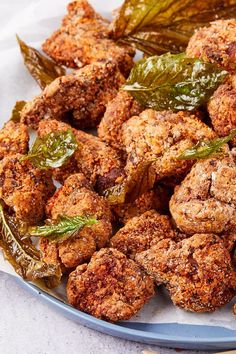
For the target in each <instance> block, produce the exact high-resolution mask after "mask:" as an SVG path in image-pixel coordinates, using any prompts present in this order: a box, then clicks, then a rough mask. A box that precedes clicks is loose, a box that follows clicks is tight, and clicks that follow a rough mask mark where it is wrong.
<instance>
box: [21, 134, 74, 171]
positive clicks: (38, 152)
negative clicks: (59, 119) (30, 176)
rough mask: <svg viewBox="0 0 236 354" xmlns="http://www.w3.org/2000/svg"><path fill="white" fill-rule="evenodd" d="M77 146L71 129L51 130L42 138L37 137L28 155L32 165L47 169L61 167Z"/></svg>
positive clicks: (26, 156)
mask: <svg viewBox="0 0 236 354" xmlns="http://www.w3.org/2000/svg"><path fill="white" fill-rule="evenodd" d="M77 148H78V143H77V140H76V137H75V135H74V133H73V132H72V130H70V129H68V130H66V131H56V132H51V133H49V134H47V135H45V136H43V137H42V138H39V137H37V138H36V140H35V142H34V144H33V146H32V147H31V149H30V151H29V153H28V155H25V156H24V157H23V159H29V160H30V161H31V162H32V163H33V165H34V166H36V167H38V168H41V169H47V168H57V167H61V166H62V165H63V164H64V163H65V162H66V161H67V160H68V159H69V158H70V157H71V156H72V155H73V154H74V152H75V150H76V149H77Z"/></svg>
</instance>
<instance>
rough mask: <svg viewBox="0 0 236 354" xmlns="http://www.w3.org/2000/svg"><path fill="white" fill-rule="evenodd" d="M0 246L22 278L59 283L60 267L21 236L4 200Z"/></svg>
mask: <svg viewBox="0 0 236 354" xmlns="http://www.w3.org/2000/svg"><path fill="white" fill-rule="evenodd" d="M0 246H1V248H2V249H3V252H4V255H5V257H6V259H7V261H8V262H9V263H10V264H11V265H12V266H13V268H14V269H15V271H16V273H17V274H19V275H20V276H21V277H22V278H24V279H26V280H30V281H34V280H38V279H42V280H44V281H45V283H46V285H47V286H48V287H55V286H57V285H59V283H60V279H61V269H60V267H59V266H56V265H52V264H47V263H45V262H43V261H41V260H40V253H39V251H38V250H37V249H36V248H35V247H34V246H33V245H32V243H30V241H29V240H23V239H22V238H21V236H20V234H19V232H18V230H17V227H16V225H15V223H14V220H13V219H12V218H11V217H10V216H9V215H8V214H7V212H6V211H5V210H4V205H3V202H0Z"/></svg>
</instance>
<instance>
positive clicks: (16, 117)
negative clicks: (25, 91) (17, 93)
mask: <svg viewBox="0 0 236 354" xmlns="http://www.w3.org/2000/svg"><path fill="white" fill-rule="evenodd" d="M25 105H26V102H25V101H17V102H16V104H15V106H14V108H13V110H12V113H11V117H10V120H12V121H13V122H15V123H19V122H20V112H21V111H22V109H23V108H24V106H25Z"/></svg>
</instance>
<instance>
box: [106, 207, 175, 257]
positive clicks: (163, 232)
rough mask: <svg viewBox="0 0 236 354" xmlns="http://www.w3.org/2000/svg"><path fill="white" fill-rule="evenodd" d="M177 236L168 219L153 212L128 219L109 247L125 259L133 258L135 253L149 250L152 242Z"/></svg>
mask: <svg viewBox="0 0 236 354" xmlns="http://www.w3.org/2000/svg"><path fill="white" fill-rule="evenodd" d="M176 236H177V234H176V232H175V231H174V228H173V225H172V224H171V221H170V218H169V217H168V216H166V215H160V214H158V213H157V212H156V211H155V210H150V211H147V212H146V213H144V214H142V215H141V216H137V217H134V218H132V219H130V220H129V221H128V222H127V223H126V224H125V226H124V227H122V228H121V229H120V230H119V231H118V232H117V233H116V234H115V235H114V236H113V237H112V238H111V240H110V246H111V247H113V248H116V249H118V250H119V251H120V252H122V253H124V254H125V255H126V256H127V257H131V258H134V257H135V255H136V254H137V253H140V252H143V251H145V250H147V249H148V248H150V245H151V243H152V241H153V240H154V239H155V240H156V241H160V240H162V239H164V238H175V237H176Z"/></svg>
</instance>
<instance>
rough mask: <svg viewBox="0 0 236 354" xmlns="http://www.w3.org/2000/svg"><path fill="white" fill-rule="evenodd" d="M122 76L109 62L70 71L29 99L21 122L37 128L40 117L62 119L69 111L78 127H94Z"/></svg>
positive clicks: (118, 85) (120, 83) (119, 84)
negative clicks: (70, 72) (31, 99)
mask: <svg viewBox="0 0 236 354" xmlns="http://www.w3.org/2000/svg"><path fill="white" fill-rule="evenodd" d="M123 83H124V77H123V76H122V75H121V73H120V72H119V70H118V68H117V66H116V65H115V64H112V63H110V62H100V63H93V64H91V65H87V66H85V67H84V68H82V69H80V70H76V71H74V72H73V73H72V74H69V75H66V76H61V77H59V78H57V79H56V80H54V81H53V82H52V83H51V84H50V85H48V86H47V87H46V88H45V89H44V90H43V92H42V93H41V94H40V95H39V96H37V97H35V98H34V99H33V101H31V102H28V103H27V104H26V105H25V107H24V109H23V110H22V112H21V121H22V122H23V123H25V124H27V125H29V126H31V127H32V128H34V129H37V127H38V124H39V122H40V120H42V119H43V118H50V119H62V118H63V115H65V114H66V113H68V112H70V113H72V114H73V117H74V124H75V125H77V126H78V127H95V126H96V125H97V124H98V123H99V121H100V119H101V118H102V116H103V114H104V112H105V108H106V105H107V103H108V102H109V101H111V100H112V99H113V98H114V97H115V95H116V93H117V90H118V89H119V88H120V86H121V85H122V84H123Z"/></svg>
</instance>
